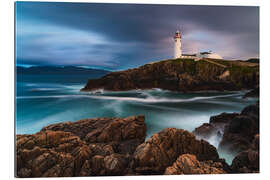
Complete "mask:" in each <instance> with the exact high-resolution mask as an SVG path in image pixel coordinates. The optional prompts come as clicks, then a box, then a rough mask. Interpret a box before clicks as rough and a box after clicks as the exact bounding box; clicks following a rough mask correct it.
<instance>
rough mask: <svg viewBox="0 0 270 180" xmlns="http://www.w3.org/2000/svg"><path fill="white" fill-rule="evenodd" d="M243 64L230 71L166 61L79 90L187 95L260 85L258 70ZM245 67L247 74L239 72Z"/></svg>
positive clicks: (92, 81)
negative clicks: (139, 91)
mask: <svg viewBox="0 0 270 180" xmlns="http://www.w3.org/2000/svg"><path fill="white" fill-rule="evenodd" d="M226 63H230V62H229V61H227V62H226ZM244 64H245V63H242V65H241V67H240V66H238V65H237V63H234V68H233V69H232V70H231V69H230V67H228V68H226V67H223V66H219V65H216V64H215V63H210V62H209V60H208V62H207V61H204V60H201V61H197V62H196V61H193V60H190V59H177V60H165V61H160V62H156V63H153V64H146V65H143V66H141V67H139V68H134V69H128V70H126V71H119V72H112V73H109V74H107V75H105V76H104V77H102V78H100V79H89V80H88V83H87V84H86V86H85V87H84V88H83V89H82V91H91V90H96V89H105V90H111V91H126V90H132V89H151V88H160V89H166V90H172V91H184V92H186V91H200V90H219V91H224V90H241V89H253V88H255V87H256V85H258V84H259V73H258V72H259V68H258V66H254V67H249V66H245V65H244ZM244 66H245V68H246V69H248V70H249V71H242V69H243V67H244ZM225 72H229V73H227V75H226V78H220V77H222V75H224V73H225ZM225 74H226V73H225Z"/></svg>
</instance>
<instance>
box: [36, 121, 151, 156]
mask: <svg viewBox="0 0 270 180" xmlns="http://www.w3.org/2000/svg"><path fill="white" fill-rule="evenodd" d="M144 120H145V117H144V116H131V117H127V118H124V119H122V118H95V119H84V120H80V121H76V122H73V123H72V122H66V123H58V124H53V125H49V126H47V127H44V128H43V129H42V130H41V131H48V130H52V131H64V132H71V133H73V134H75V135H77V136H79V137H80V138H81V139H82V140H84V141H85V142H87V143H89V144H90V143H114V144H115V145H118V151H119V152H124V153H126V147H127V146H126V145H127V144H129V145H130V146H129V152H132V151H134V150H135V148H136V146H137V145H139V144H140V143H142V142H144V139H145V137H146V125H145V123H144ZM130 142H132V143H130Z"/></svg>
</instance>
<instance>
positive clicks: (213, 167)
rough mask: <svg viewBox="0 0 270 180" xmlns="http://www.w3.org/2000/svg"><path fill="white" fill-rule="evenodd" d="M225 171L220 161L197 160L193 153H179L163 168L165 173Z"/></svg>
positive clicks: (217, 172)
mask: <svg viewBox="0 0 270 180" xmlns="http://www.w3.org/2000/svg"><path fill="white" fill-rule="evenodd" d="M224 173H226V171H224V169H223V165H222V163H220V162H214V161H212V160H209V161H201V162H200V161H198V160H197V158H196V156H195V155H192V154H183V155H180V156H179V157H178V158H177V160H176V161H175V162H174V163H173V165H172V166H170V167H167V168H166V170H165V173H164V174H166V175H177V174H224Z"/></svg>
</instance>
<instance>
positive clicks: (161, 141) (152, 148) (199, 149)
mask: <svg viewBox="0 0 270 180" xmlns="http://www.w3.org/2000/svg"><path fill="white" fill-rule="evenodd" d="M186 153H189V154H194V155H196V157H197V158H198V160H200V161H203V160H218V158H219V157H218V153H217V151H216V148H215V147H214V146H212V145H210V144H209V143H208V142H206V141H204V140H200V141H199V140H196V138H195V136H194V135H193V134H192V133H190V132H188V131H185V130H182V129H175V128H167V129H164V130H163V131H161V132H159V133H157V134H154V135H153V136H152V137H151V138H150V139H149V140H148V141H146V142H145V143H143V144H141V145H139V146H138V147H137V149H136V151H135V152H134V157H133V158H134V169H135V171H136V172H138V173H141V174H163V173H164V171H165V169H166V167H168V166H169V165H171V164H172V163H173V162H174V161H175V160H176V159H177V157H178V156H179V155H181V154H186Z"/></svg>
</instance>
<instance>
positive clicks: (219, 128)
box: [193, 113, 239, 140]
mask: <svg viewBox="0 0 270 180" xmlns="http://www.w3.org/2000/svg"><path fill="white" fill-rule="evenodd" d="M238 115H239V114H238V113H222V114H220V115H217V116H212V117H211V118H210V122H209V123H204V124H202V125H201V126H200V127H197V128H195V130H194V131H193V133H194V134H195V135H196V136H198V137H200V138H202V139H205V140H208V139H209V138H210V137H211V136H217V137H221V138H222V136H223V132H224V128H225V126H226V125H228V124H229V123H230V122H231V120H232V119H233V118H234V117H236V116H238Z"/></svg>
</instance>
